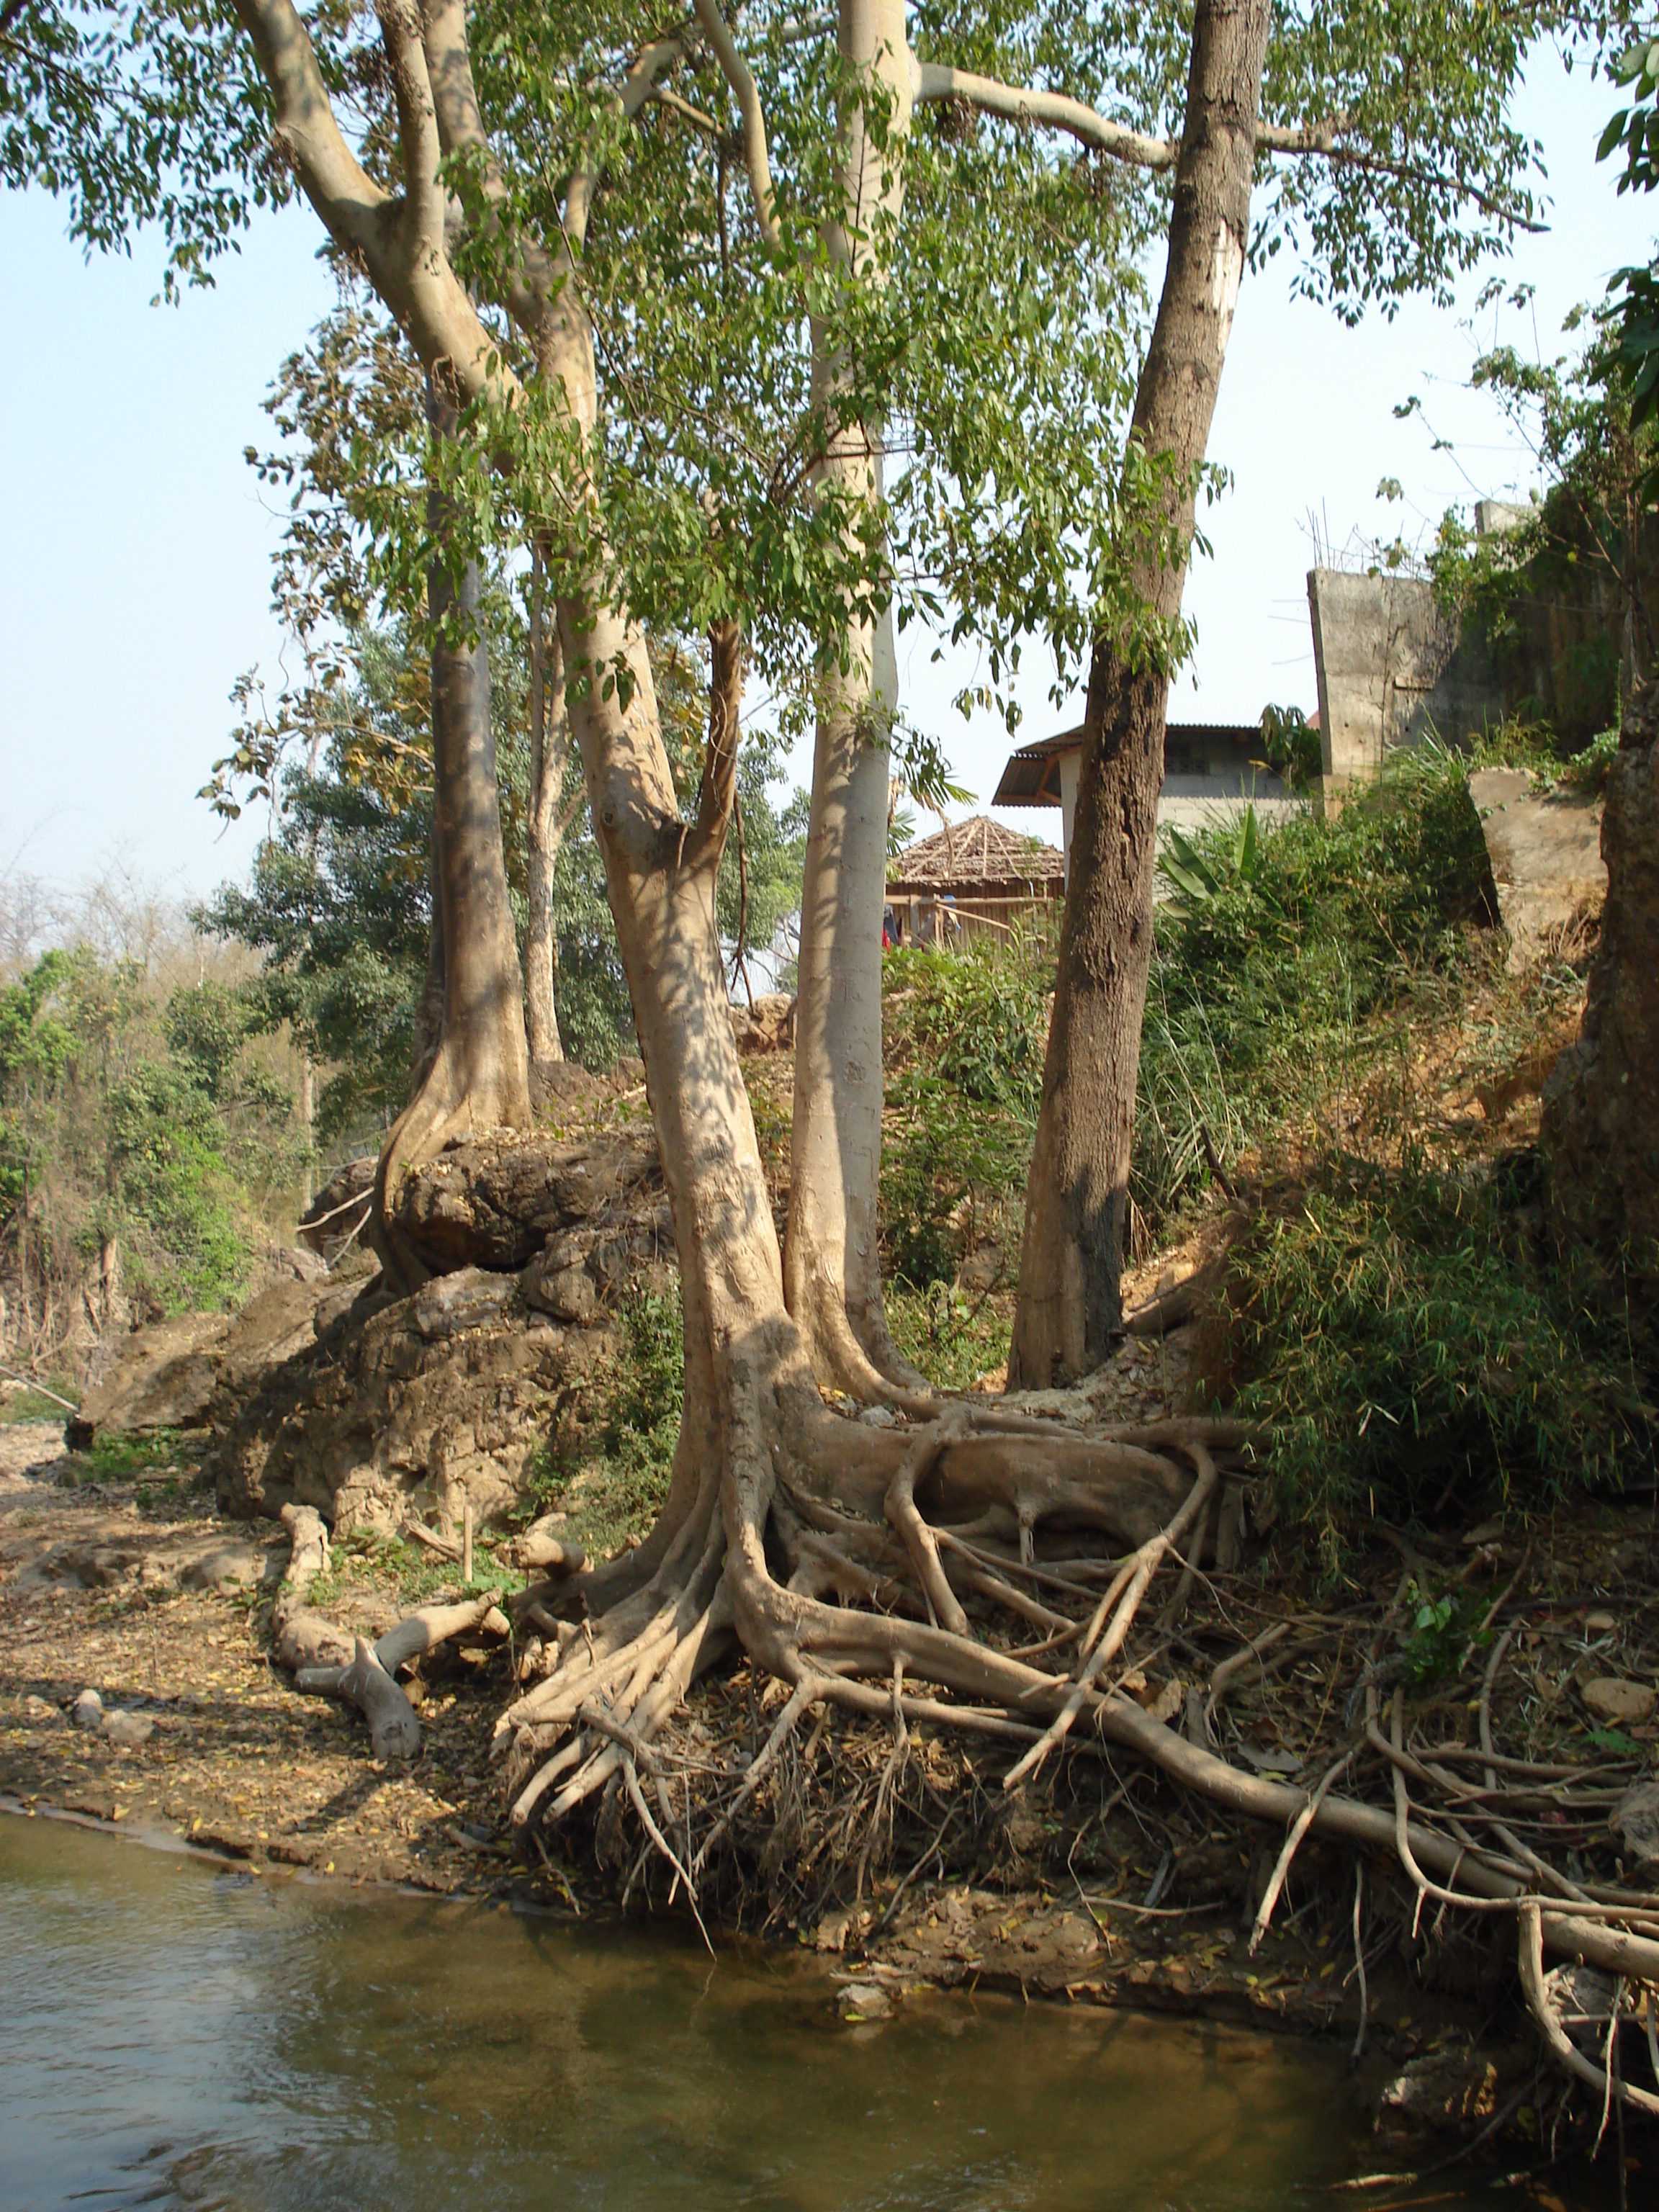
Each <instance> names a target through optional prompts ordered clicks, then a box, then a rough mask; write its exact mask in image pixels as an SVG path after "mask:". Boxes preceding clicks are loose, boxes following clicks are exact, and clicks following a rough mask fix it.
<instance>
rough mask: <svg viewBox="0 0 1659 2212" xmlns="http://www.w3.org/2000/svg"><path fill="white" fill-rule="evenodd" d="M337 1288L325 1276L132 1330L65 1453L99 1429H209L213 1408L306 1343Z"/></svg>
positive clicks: (69, 1435)
mask: <svg viewBox="0 0 1659 2212" xmlns="http://www.w3.org/2000/svg"><path fill="white" fill-rule="evenodd" d="M337 1288H338V1286H337V1285H331V1283H330V1282H329V1280H328V1279H327V1278H326V1277H325V1278H322V1279H318V1280H313V1281H309V1282H301V1281H299V1280H298V1279H295V1277H293V1276H289V1277H288V1278H287V1279H286V1280H278V1281H276V1282H274V1283H270V1284H268V1285H267V1286H266V1287H265V1288H264V1290H263V1291H259V1292H258V1294H257V1295H256V1296H255V1297H252V1298H250V1299H249V1301H248V1303H247V1304H246V1305H245V1306H244V1307H243V1308H242V1310H241V1311H240V1313H235V1314H183V1315H180V1316H179V1317H178V1318H177V1319H176V1320H173V1321H164V1322H157V1323H156V1324H155V1327H154V1328H142V1329H137V1330H135V1331H134V1333H133V1334H131V1336H130V1337H128V1338H126V1339H125V1340H123V1341H122V1342H121V1343H120V1345H119V1346H118V1352H119V1357H118V1358H117V1359H116V1360H115V1361H114V1362H113V1363H112V1364H111V1365H110V1366H109V1368H108V1369H107V1370H106V1372H105V1373H104V1375H103V1376H102V1378H101V1379H100V1381H98V1382H96V1383H94V1384H92V1385H91V1386H90V1387H89V1388H88V1390H87V1392H86V1394H85V1395H84V1396H83V1397H82V1401H81V1409H80V1411H79V1413H76V1415H75V1416H74V1417H73V1419H71V1420H70V1423H69V1425H68V1429H67V1431H66V1441H67V1443H68V1444H69V1446H70V1449H71V1450H72V1451H84V1450H85V1449H86V1448H87V1447H88V1445H89V1444H90V1443H92V1441H93V1439H94V1437H96V1436H98V1435H99V1434H100V1432H101V1431H105V1430H108V1431H112V1432H113V1433H116V1434H119V1435H147V1434H154V1433H155V1431H157V1430H160V1429H181V1430H182V1429H201V1428H207V1427H210V1426H212V1425H214V1420H215V1412H216V1406H218V1407H219V1410H220V1413H221V1417H222V1407H223V1401H225V1400H226V1399H228V1398H234V1396H235V1395H237V1394H239V1393H240V1392H243V1391H245V1390H246V1389H248V1388H249V1387H250V1385H251V1383H252V1382H253V1380H254V1379H255V1378H256V1377H257V1376H261V1375H263V1374H264V1373H265V1372H266V1370H268V1369H269V1368H270V1367H271V1366H273V1365H275V1364H277V1363H278V1362H280V1361H282V1360H284V1359H286V1358H289V1356H290V1355H291V1354H292V1353H293V1352H296V1351H298V1350H299V1349H300V1348H301V1346H306V1345H309V1344H310V1343H311V1342H312V1341H313V1321H314V1318H315V1316H316V1313H317V1310H318V1308H319V1304H323V1303H325V1302H326V1301H327V1300H328V1298H329V1296H330V1293H331V1291H336V1292H337Z"/></svg>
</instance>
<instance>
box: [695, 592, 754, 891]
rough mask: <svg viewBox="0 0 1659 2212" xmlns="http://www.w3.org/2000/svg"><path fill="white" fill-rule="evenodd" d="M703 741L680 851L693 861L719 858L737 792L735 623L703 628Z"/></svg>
mask: <svg viewBox="0 0 1659 2212" xmlns="http://www.w3.org/2000/svg"><path fill="white" fill-rule="evenodd" d="M708 648H709V659H710V667H709V674H708V744H707V745H706V746H705V747H704V749H703V757H702V788H701V789H700V791H699V792H698V794H697V818H696V822H695V823H693V824H692V827H691V831H690V836H689V837H688V838H687V839H686V842H685V845H684V850H683V855H682V857H683V858H684V860H685V861H686V862H687V863H688V864H689V865H690V866H696V863H697V862H698V861H700V860H705V859H708V858H710V857H712V858H713V859H714V860H719V858H720V852H721V850H722V848H724V846H725V843H726V824H727V823H729V822H730V821H731V819H732V804H733V802H734V800H735V799H736V798H737V795H738V733H739V726H740V714H741V708H742V705H743V628H742V625H741V623H735V622H723V623H714V624H713V625H712V626H711V627H710V629H709V632H708Z"/></svg>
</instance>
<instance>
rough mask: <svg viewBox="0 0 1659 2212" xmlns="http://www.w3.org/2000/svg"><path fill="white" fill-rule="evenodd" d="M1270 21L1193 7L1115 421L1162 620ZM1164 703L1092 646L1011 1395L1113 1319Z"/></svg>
mask: <svg viewBox="0 0 1659 2212" xmlns="http://www.w3.org/2000/svg"><path fill="white" fill-rule="evenodd" d="M1270 15H1271V9H1270V8H1269V6H1268V4H1267V0H1233V3H1232V4H1224V3H1223V0H1200V6H1199V8H1198V10H1197V14H1196V16H1195V18H1194V25H1193V51H1192V65H1191V70H1190V72H1189V75H1188V85H1187V112H1186V120H1185V125H1184V128H1183V131H1182V142H1181V153H1180V156H1179V159H1178V161H1177V162H1176V180H1175V204H1174V210H1173V213H1172V216H1171V219H1170V258H1169V266H1168V270H1167V272H1166V274H1165V276H1164V290H1163V295H1162V297H1161V299H1160V300H1159V302H1158V320H1157V323H1156V325H1154V328H1153V331H1152V344H1151V346H1150V348H1149V349H1148V351H1147V356H1146V365H1145V367H1144V368H1143V369H1142V371H1141V374H1140V381H1139V388H1138V390H1137V392H1136V394H1135V411H1134V420H1133V426H1132V431H1131V435H1132V437H1133V439H1134V441H1136V442H1137V444H1138V445H1139V447H1140V448H1141V450H1142V452H1143V453H1146V454H1148V455H1151V456H1152V457H1153V458H1154V459H1155V461H1156V462H1158V464H1160V465H1163V466H1164V467H1167V470H1168V472H1169V473H1168V477H1167V490H1166V491H1165V492H1164V495H1163V498H1164V513H1163V514H1162V515H1160V516H1158V517H1146V518H1144V520H1145V522H1146V526H1147V529H1148V535H1147V537H1146V538H1144V539H1143V540H1142V541H1141V542H1142V543H1143V544H1148V545H1150V547H1151V548H1152V550H1150V551H1149V552H1146V553H1144V554H1142V555H1140V556H1138V557H1137V558H1136V560H1135V562H1134V564H1133V571H1132V576H1131V582H1132V587H1133V590H1134V592H1136V593H1137V595H1138V596H1139V599H1141V600H1142V601H1143V602H1144V603H1145V605H1146V607H1147V609H1148V610H1149V611H1151V613H1152V615H1153V617H1155V618H1156V619H1157V620H1158V622H1159V623H1164V624H1169V623H1173V622H1174V621H1175V620H1176V617H1178V616H1179V614H1180V611H1181V599H1182V587H1183V585H1184V583H1185V580H1186V572H1187V559H1188V553H1189V551H1190V550H1191V545H1192V536H1193V524H1194V502H1195V495H1196V487H1197V478H1198V474H1199V471H1200V468H1201V466H1202V464H1203V460H1204V454H1205V449H1206V446H1207V445H1208V442H1209V435H1210V424H1211V422H1212V418H1213V416H1214V413H1215V403H1216V393H1217V391H1218V387H1219V384H1220V379H1221V368H1222V363H1223V361H1224V359H1225V355H1226V350H1227V341H1228V338H1229V337H1231V331H1232V322H1233V309H1234V307H1235V304H1236V302H1237V298H1238V286H1239V280H1240V278H1241V276H1243V270H1244V252H1245V246H1246V244H1247V241H1248V239H1249V211H1250V176H1251V169H1252V167H1253V163H1254V155H1255V133H1256V118H1257V112H1258V109H1259V106H1260V103H1261V74H1262V68H1263V64H1264V62H1265V59H1266V56H1267V30H1268V23H1269V18H1270ZM1158 524H1162V525H1163V527H1161V528H1160V527H1158ZM1168 698H1169V678H1168V675H1167V673H1166V672H1165V671H1164V668H1163V667H1161V666H1160V665H1158V659H1157V657H1156V655H1155V654H1153V653H1148V652H1146V650H1144V649H1143V650H1140V651H1135V650H1134V649H1133V648H1128V649H1126V647H1125V644H1124V642H1123V641H1121V640H1120V639H1117V638H1115V637H1103V638H1101V639H1100V640H1098V641H1097V643H1096V645H1095V648H1094V653H1093V656H1092V660H1091V667H1090V671H1089V700H1088V708H1087V712H1086V715H1085V723H1084V739H1083V761H1082V766H1081V770H1080V775H1079V787H1078V801H1077V814H1076V820H1075V824H1074V827H1073V836H1072V854H1071V866H1070V872H1069V881H1068V884H1067V889H1066V915H1065V920H1064V922H1063V923H1062V925H1061V930H1060V969H1059V975H1058V979H1057V982H1056V987H1055V994H1054V1018H1053V1021H1052V1023H1051V1024H1050V1027H1049V1031H1048V1054H1047V1058H1046V1060H1045V1061H1044V1065H1043V1073H1042V1110H1041V1113H1040V1115H1039V1117H1038V1121H1037V1133H1036V1147H1035V1150H1034V1152H1033V1154H1032V1159H1031V1171H1030V1181H1029V1183H1028V1186H1027V1191H1026V1206H1025V1241H1024V1247H1023V1249H1022V1250H1021V1253H1020V1267H1019V1291H1018V1305H1017V1307H1016V1310H1015V1317H1014V1335H1013V1345H1012V1351H1011V1352H1010V1355H1009V1361H1008V1383H1009V1388H1010V1389H1021V1388H1024V1389H1045V1388H1047V1387H1048V1385H1049V1384H1051V1383H1055V1382H1059V1381H1062V1380H1066V1379H1070V1378H1072V1377H1074V1376H1079V1375H1081V1374H1085V1373H1087V1372H1088V1371H1089V1370H1091V1368H1094V1367H1097V1366H1098V1365H1099V1364H1100V1363H1101V1361H1102V1360H1103V1358H1105V1357H1106V1355H1107V1352H1108V1351H1109V1346H1110V1341H1111V1337H1112V1334H1113V1332H1114V1331H1115V1328H1116V1327H1117V1324H1118V1321H1119V1318H1120V1302H1119V1294H1118V1283H1119V1277H1120V1273H1121V1264H1122V1249H1123V1229H1124V1212H1125V1204H1126V1200H1127V1193H1128V1181H1129V1146H1130V1138H1131V1133H1132V1130H1133V1120H1134V1097H1135V1077H1136V1071H1137V1067H1138V1065H1139V1056H1140V1028H1141V1018H1142V1016H1143V1014H1144V1012H1145V1010H1146V981H1147V975H1148V973H1149V970H1150V968H1151V963H1152V884H1153V871H1154V867H1155V865H1156V861H1157V857H1158V849H1157V824H1158V791H1159V788H1160V787H1161V786H1162V783H1163V781H1164V712H1165V708H1166V705H1167V702H1168Z"/></svg>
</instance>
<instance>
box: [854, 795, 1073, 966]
mask: <svg viewBox="0 0 1659 2212" xmlns="http://www.w3.org/2000/svg"><path fill="white" fill-rule="evenodd" d="M1065 896H1066V858H1065V855H1064V854H1062V853H1060V852H1058V851H1056V850H1055V848H1054V846H1052V845H1044V844H1042V843H1041V842H1039V841H1038V840H1037V839H1036V838H1035V837H1022V836H1020V834H1019V832H1018V830H1016V829H1004V828H1003V826H1002V824H1001V823H1000V822H994V821H992V819H991V817H990V816H989V815H988V814H975V816H974V817H972V818H971V820H969V821H967V822H953V823H951V824H949V826H948V827H946V828H945V829H940V830H937V831H936V832H935V833H934V835H933V836H931V837H923V838H922V839H921V841H920V842H918V843H916V844H915V845H911V846H908V847H907V848H906V849H905V850H904V851H903V852H902V853H901V854H899V855H898V857H897V858H896V860H890V861H889V863H888V866H887V903H888V906H889V908H890V909H891V915H890V921H889V924H888V927H889V931H890V934H891V936H892V938H893V939H894V941H895V942H896V943H898V944H901V945H902V944H924V945H925V944H928V943H931V942H933V940H934V939H936V938H937V937H939V936H940V935H949V934H955V933H957V925H958V924H960V923H964V922H965V923H970V924H971V923H975V922H977V923H984V924H988V925H990V926H991V927H994V928H1006V927H1009V926H1010V924H1011V921H1012V914H1013V912H1014V910H1015V909H1017V908H1022V907H1027V908H1029V907H1032V906H1036V905H1041V904H1044V903H1046V902H1048V901H1049V900H1058V899H1062V898H1064V897H1065Z"/></svg>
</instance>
